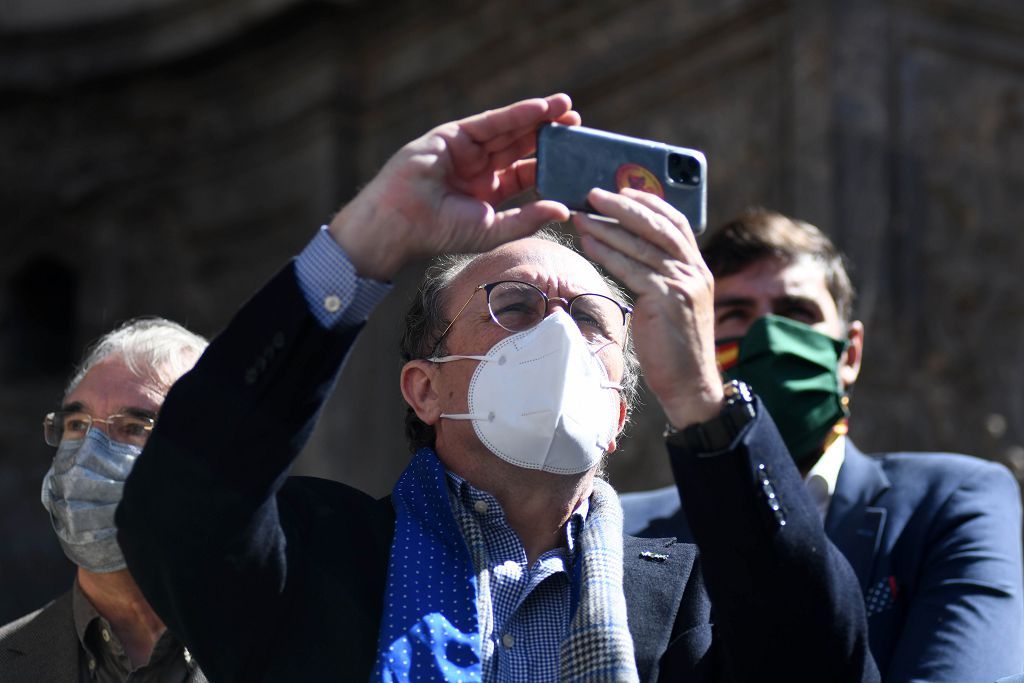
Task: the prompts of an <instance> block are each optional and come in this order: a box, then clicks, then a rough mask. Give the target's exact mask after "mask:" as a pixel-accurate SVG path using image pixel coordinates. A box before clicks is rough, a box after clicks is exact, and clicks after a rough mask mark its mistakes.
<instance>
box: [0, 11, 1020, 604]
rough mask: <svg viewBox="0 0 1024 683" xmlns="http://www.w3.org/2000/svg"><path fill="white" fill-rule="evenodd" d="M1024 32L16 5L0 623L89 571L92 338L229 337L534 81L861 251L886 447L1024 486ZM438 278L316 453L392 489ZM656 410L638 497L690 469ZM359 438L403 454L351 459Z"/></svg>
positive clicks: (3, 291) (946, 22) (640, 441)
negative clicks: (69, 509) (361, 192)
mask: <svg viewBox="0 0 1024 683" xmlns="http://www.w3.org/2000/svg"><path fill="white" fill-rule="evenodd" d="M1022 28H1024V4H1022V3H1019V2H1006V1H1000V0H983V1H981V0H979V1H974V0H971V1H968V0H945V1H944V2H941V3H890V2H882V1H881V0H866V1H863V2H857V3H848V2H838V1H836V0H830V1H826V2H765V1H764V0H732V1H730V2H724V3H708V2H697V1H696V0H676V1H674V2H668V1H667V0H635V1H634V2H629V3H621V2H611V1H609V0H592V1H590V2H586V3H579V2H576V3H573V2H551V1H550V0H545V1H543V2H541V1H540V0H524V1H523V2H517V3H454V4H450V5H446V6H445V8H444V11H443V12H441V11H438V9H437V7H436V5H434V4H431V3H422V2H414V1H412V0H395V1H393V2H388V3H380V2H370V1H369V0H237V1H234V2H215V3H204V2H195V1H194V0H147V1H146V2H132V1H130V0H104V1H103V2H92V3H83V2H77V1H75V0H45V1H43V0H8V1H7V2H3V3H0V63H2V64H3V68H0V149H3V150H4V153H3V154H2V155H0V209H2V211H3V216H4V227H3V237H4V242H3V249H2V250H0V493H2V495H0V537H2V538H3V539H4V549H3V551H2V552H0V588H2V590H0V623H5V622H7V621H10V620H11V619H14V618H16V617H18V616H20V615H23V614H25V613H27V612H29V611H31V610H33V609H35V608H37V607H38V606H39V605H41V604H44V603H45V602H46V601H47V600H49V599H51V598H52V597H53V596H54V595H58V594H59V593H60V592H62V591H64V590H66V589H67V586H68V585H70V582H71V578H72V577H71V572H70V571H69V569H68V565H67V562H66V561H65V560H64V556H63V553H62V552H61V550H60V547H59V545H58V544H57V543H56V542H55V540H54V537H53V534H52V533H51V531H50V529H49V521H48V520H47V519H46V518H45V517H44V516H42V515H39V514H38V502H37V501H38V496H39V482H40V480H41V479H42V477H43V475H44V473H45V471H46V469H47V467H48V464H49V461H50V459H51V458H52V453H49V452H48V451H47V447H46V446H45V444H43V443H42V442H41V441H39V440H38V435H37V434H36V431H37V429H38V425H37V417H38V413H39V412H40V411H41V410H42V408H43V407H44V406H49V405H50V403H51V402H52V400H53V398H54V397H55V396H60V395H61V392H62V390H63V387H64V382H65V381H66V378H67V376H68V373H69V372H70V370H71V368H72V367H73V366H74V364H75V362H76V361H77V360H78V354H79V352H80V350H81V349H82V347H84V346H85V345H86V344H87V343H88V341H89V340H91V339H94V338H96V337H98V336H99V335H101V334H103V333H104V332H106V331H107V330H109V329H111V328H112V327H113V326H114V325H115V324H116V323H117V322H118V321H120V320H123V319H126V318H128V317H130V316H132V315H136V314H137V313H138V312H139V311H146V312H149V313H152V314H155V315H160V316H163V317H166V318H169V319H171V320H177V321H181V322H182V323H183V324H185V325H186V326H187V327H188V328H189V329H192V330H196V331H197V332H200V333H202V334H204V335H208V336H209V335H211V334H212V333H214V332H215V331H216V330H218V329H220V328H221V327H223V326H224V325H225V324H226V323H227V321H228V319H229V316H230V315H231V314H232V313H233V312H234V310H235V309H236V308H237V305H238V302H240V301H241V300H242V299H243V298H244V297H245V296H246V295H247V294H248V293H249V292H252V291H254V290H255V289H256V288H257V286H258V285H259V284H260V283H262V282H264V281H266V280H267V279H269V278H270V276H271V275H272V274H273V273H274V272H276V270H277V269H278V268H279V266H280V259H281V254H284V253H298V252H299V250H300V249H301V248H302V246H303V245H304V244H305V243H306V242H307V241H308V240H309V238H310V237H312V233H313V228H315V226H317V225H319V224H320V223H323V222H327V221H328V217H327V216H325V215H324V207H334V206H338V205H339V203H340V202H342V201H344V200H346V199H347V198H349V197H352V196H353V195H354V194H355V191H356V189H357V188H358V187H359V186H361V185H362V184H365V183H366V182H367V181H368V180H369V179H370V178H371V177H372V176H373V174H374V173H375V172H376V171H377V170H378V169H379V168H380V166H381V165H382V164H383V163H384V161H385V160H386V159H387V158H388V156H390V154H391V153H392V152H393V151H394V150H395V149H397V148H398V147H399V146H400V145H401V144H403V143H404V142H405V141H406V140H409V139H412V138H414V137H416V136H418V135H421V134H422V133H424V132H425V131H426V130H428V129H429V128H430V127H431V126H433V125H435V124H436V123H437V122H438V121H448V120H454V119H457V118H460V117H462V116H466V115H468V114H471V113H473V112H476V111H482V110H483V109H485V108H488V107H494V106H498V105H501V104H503V103H506V102H509V101H512V100H515V99H518V98H520V97H525V96H529V95H533V94H536V93H537V92H558V91H565V92H568V93H569V94H571V95H572V96H573V100H574V102H575V104H576V106H577V107H578V108H579V109H580V111H581V112H582V113H583V115H584V117H585V119H586V121H587V124H588V125H590V126H594V127H597V128H604V129H610V130H614V131H617V132H621V133H625V134H627V135H637V136H641V137H647V138H654V139H659V140H664V141H666V142H671V143H674V144H678V145H683V146H688V147H695V148H697V149H701V150H703V151H704V152H706V153H707V156H708V161H709V167H708V168H709V194H708V199H709V207H708V208H709V223H710V224H711V225H715V224H718V223H721V222H722V221H724V220H725V219H727V218H728V217H730V216H733V215H735V214H736V213H737V212H738V211H740V210H741V209H742V208H743V207H745V206H750V205H753V204H764V205H768V206H772V207H777V208H779V209H780V210H782V211H784V212H785V213H788V214H791V215H795V216H800V217H801V218H804V219H806V220H809V221H810V222H812V223H814V224H815V225H819V226H821V227H822V228H823V229H824V230H825V231H826V232H827V233H828V235H829V236H830V237H831V238H832V239H833V240H834V241H835V242H836V244H837V245H838V246H839V247H840V248H842V249H843V250H844V251H845V252H846V253H847V254H849V255H850V256H851V258H852V259H853V260H854V262H855V263H857V264H858V271H857V272H856V273H854V275H855V276H856V279H857V281H858V282H859V283H860V291H861V296H860V305H859V307H858V310H859V314H860V316H861V319H862V320H864V321H865V323H866V324H867V325H868V327H869V329H870V330H871V345H870V348H869V350H868V358H867V363H866V365H865V368H864V371H863V372H861V374H860V376H859V377H858V379H857V410H856V418H857V419H856V420H855V421H854V422H853V423H852V424H851V435H852V437H853V439H854V440H855V442H856V443H857V445H858V446H859V447H861V448H863V449H864V450H865V451H872V450H879V449H906V448H919V449H925V450H931V451H938V450H942V451H958V452H970V453H972V454H975V455H979V456H982V457H984V458H986V459H989V460H994V461H998V462H1002V463H1005V464H1007V465H1009V466H1010V467H1011V469H1013V471H1014V473H1015V474H1017V475H1018V476H1019V475H1020V474H1022V473H1024V345H1022V344H1020V343H1019V340H1020V338H1021V337H1022V336H1024V316H1021V315H1020V312H1021V310H1024V290H1022V288H1021V287H1020V263H1022V262H1024V240H1021V239H1019V234H1020V216H1022V215H1024V191H1021V188H1022V187H1024V48H1022V46H1021V41H1020V35H1021V31H1022ZM567 40H568V41H571V47H570V46H569V45H567V43H566V41H567ZM498 46H500V48H499V47H498ZM567 47H570V49H567ZM482 73H486V74H488V76H487V78H481V77H480V74H482ZM640 110H642V111H643V112H644V115H643V116H639V115H638V113H637V112H638V111H640ZM311 226H312V227H311ZM243 228H244V234H245V235H246V238H245V239H244V240H239V239H238V235H239V234H240V230H241V229H243ZM420 272H421V267H419V266H410V267H409V268H407V269H406V270H405V271H404V272H402V273H400V274H399V275H398V276H397V278H396V282H395V287H396V290H397V291H396V293H395V296H393V297H390V298H389V299H388V300H387V302H385V304H384V307H385V308H384V309H383V310H381V311H380V315H379V316H376V317H375V319H374V320H372V321H371V323H370V326H369V328H368V329H367V330H365V331H364V333H363V335H364V338H363V339H362V341H361V342H360V344H359V345H358V347H357V348H356V349H355V350H354V357H353V358H352V362H350V363H349V364H348V366H347V368H346V370H345V374H344V375H343V377H342V379H341V382H343V383H344V382H351V383H355V384H356V385H357V386H359V387H361V388H362V391H361V392H360V393H359V395H358V398H356V395H355V394H354V393H352V392H346V391H338V392H336V393H335V395H334V397H333V398H332V400H331V402H330V403H329V404H328V405H327V407H326V409H325V413H324V419H323V420H321V422H320V425H319V428H318V430H317V432H316V433H315V434H314V436H313V439H312V441H311V443H310V445H309V447H308V448H307V451H306V453H305V455H304V456H303V458H302V460H301V462H300V469H299V472H300V473H304V474H316V475H321V476H327V477H331V478H334V479H338V480H341V481H344V482H346V483H348V484H350V485H352V486H355V487H356V488H359V489H361V490H364V491H368V492H371V493H374V494H376V495H384V494H385V493H387V492H388V491H389V490H390V488H391V485H392V483H393V482H394V481H395V479H396V478H397V477H398V475H399V473H400V472H401V471H402V469H403V468H404V466H405V457H404V455H403V454H404V442H403V440H402V438H401V435H400V434H398V433H395V431H394V430H392V429H391V426H392V425H394V423H395V419H396V417H398V416H401V415H402V414H403V412H404V410H405V407H404V403H403V401H402V398H401V395H400V392H399V391H398V386H397V385H396V384H393V383H386V382H383V383H382V382H377V381H376V379H377V378H379V377H382V376H383V377H394V376H395V375H396V373H398V372H399V369H400V366H401V363H400V361H399V358H398V354H397V353H395V352H394V340H395V339H396V338H397V336H398V330H397V326H396V323H395V322H394V321H397V320H399V319H400V317H401V312H402V311H403V310H404V309H405V304H404V300H408V299H409V298H410V297H411V296H412V291H413V288H414V285H415V283H416V281H418V279H419V274H420ZM906 340H913V343H912V344H911V343H906ZM643 404H644V406H645V407H644V408H642V409H640V410H638V411H637V412H636V414H635V422H634V425H633V427H632V428H631V429H630V430H629V433H628V434H627V438H625V439H623V440H622V441H620V443H619V446H620V448H619V451H618V452H616V454H615V457H613V458H612V459H611V461H610V463H609V473H610V477H611V480H612V483H613V484H614V485H615V487H616V488H617V489H618V490H624V491H628V490H637V489H650V488H653V487H657V486H663V485H666V484H669V483H671V481H672V477H671V473H670V471H669V468H668V465H667V462H666V460H665V458H664V456H663V446H662V443H661V441H662V439H661V430H662V427H663V424H664V417H663V415H662V414H661V411H660V409H659V408H658V407H657V404H656V402H655V400H654V397H653V396H651V395H650V394H647V395H646V396H645V397H643ZM922 416H924V417H922ZM370 435H372V436H370ZM355 439H359V440H360V442H361V443H363V444H365V448H366V449H367V451H368V452H374V453H381V454H391V456H390V457H386V456H383V455H382V457H380V458H373V459H363V460H359V459H340V458H336V457H332V456H333V453H334V449H333V448H332V447H331V446H332V444H338V443H347V442H349V441H353V440H355ZM36 442H38V443H36Z"/></svg>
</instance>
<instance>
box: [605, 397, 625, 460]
mask: <svg viewBox="0 0 1024 683" xmlns="http://www.w3.org/2000/svg"><path fill="white" fill-rule="evenodd" d="M625 426H626V402H625V401H623V400H621V399H619V426H618V428H617V429H616V430H615V436H613V437H612V440H611V443H609V444H608V448H607V450H606V453H614V452H615V449H616V448H618V446H617V444H616V443H615V440H616V438H617V437H618V436H619V434H621V433H622V428H623V427H625Z"/></svg>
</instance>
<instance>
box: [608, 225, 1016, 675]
mask: <svg viewBox="0 0 1024 683" xmlns="http://www.w3.org/2000/svg"><path fill="white" fill-rule="evenodd" d="M702 253H703V256H704V259H705V261H706V263H707V264H708V267H709V268H710V269H711V272H712V273H713V274H714V276H715V296H714V300H715V303H714V307H715V337H716V340H717V356H718V364H719V367H720V368H721V369H722V371H723V373H724V374H725V376H726V377H727V378H736V379H741V380H743V381H746V382H748V383H749V384H750V385H751V387H752V388H753V389H754V391H755V392H757V394H758V396H760V398H761V399H762V400H763V402H764V404H765V406H766V407H767V408H768V411H769V413H770V414H771V415H772V418H773V419H774V421H775V423H776V425H777V426H778V428H779V431H780V433H781V434H782V437H783V440H784V441H785V442H786V445H787V447H788V449H789V451H790V454H791V455H792V457H793V460H794V461H795V462H796V465H797V467H798V469H799V470H800V472H801V474H802V475H803V477H804V479H805V482H806V486H807V489H808V491H809V492H810V493H811V495H812V497H813V498H814V499H815V501H816V503H817V506H818V509H819V512H820V515H821V519H822V521H823V523H824V528H825V531H826V533H827V534H828V537H829V538H830V539H831V540H832V542H833V543H835V545H836V546H837V547H838V548H839V549H840V550H841V551H842V552H843V554H844V555H845V556H846V558H847V559H848V560H849V561H850V564H851V565H852V566H853V568H854V570H855V571H856V572H857V576H858V578H859V580H860V584H861V588H862V590H863V592H864V599H865V606H866V608H867V613H868V630H869V636H870V639H871V651H872V654H873V655H874V658H875V660H876V662H877V663H878V666H879V669H880V670H881V672H882V676H883V680H885V681H892V682H893V683H896V682H903V681H958V682H959V681H992V680H995V679H996V678H998V677H999V676H1003V675H1006V674H1009V673H1014V672H1017V671H1019V670H1020V669H1021V667H1022V665H1024V608H1022V605H1024V597H1022V586H1021V583H1022V578H1024V572H1022V567H1021V507H1020V491H1019V490H1018V486H1017V483H1016V481H1015V480H1014V478H1013V476H1012V475H1011V474H1010V472H1009V471H1008V470H1007V469H1006V468H1005V467H1003V466H1002V465H998V464H995V463H992V462H988V461H985V460H980V459H978V458H973V457H969V456H965V455H954V454H948V453H913V454H911V453H881V454H875V455H872V456H868V455H865V454H863V453H861V452H860V451H859V450H858V449H857V447H856V446H854V444H853V442H852V441H850V439H848V438H847V437H846V432H847V417H848V415H849V397H848V395H847V392H848V391H849V389H850V387H852V385H853V383H854V382H855V381H856V379H857V375H858V373H859V371H860V364H861V357H862V353H863V348H864V325H863V323H861V322H860V321H858V320H855V319H853V317H852V309H853V299H854V291H853V287H852V285H851V284H850V278H849V276H848V275H847V273H846V269H845V267H844V264H843V259H842V256H841V254H840V253H839V251H838V250H837V249H836V248H835V246H834V245H833V244H832V242H831V241H830V240H829V239H828V238H827V237H826V236H825V235H824V233H822V232H821V231H820V230H818V229H817V228H816V227H814V226H813V225H810V224H809V223H805V222H803V221H798V220H795V219H792V218H789V217H787V216H784V215H782V214H779V213H775V212H772V211H766V210H763V209H757V210H751V211H747V212H745V213H743V214H741V215H740V216H738V217H737V218H736V219H734V220H732V221H730V222H728V223H726V224H724V225H722V226H721V227H720V228H718V229H716V230H714V231H712V232H711V233H710V234H709V235H708V236H707V239H706V241H705V243H704V247H703V249H702ZM621 500H622V505H623V509H624V512H625V517H626V531H627V532H628V533H634V534H637V535H639V536H676V537H679V538H680V539H681V540H688V539H689V538H690V537H691V536H690V534H691V532H690V525H689V524H688V521H687V515H688V514H692V510H691V509H690V506H689V505H688V502H687V501H685V500H684V501H683V503H684V504H683V506H682V509H681V508H680V499H679V491H678V489H677V488H676V487H668V488H665V489H659V490H656V491H648V492H642V493H632V494H625V495H623V496H622V497H621Z"/></svg>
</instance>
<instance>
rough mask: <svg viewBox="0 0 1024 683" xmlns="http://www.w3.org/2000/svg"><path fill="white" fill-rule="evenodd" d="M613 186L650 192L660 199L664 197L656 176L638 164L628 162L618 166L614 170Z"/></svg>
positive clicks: (663, 191)
mask: <svg viewBox="0 0 1024 683" xmlns="http://www.w3.org/2000/svg"><path fill="white" fill-rule="evenodd" d="M615 187H617V188H618V189H620V190H621V189H622V188H624V187H631V188H633V189H634V190H641V191H643V192H650V193H651V194H653V195H656V196H658V197H661V198H662V199H664V198H665V190H664V188H662V186H661V183H660V182H659V181H658V177H657V176H656V175H654V174H653V173H651V172H650V171H649V170H647V169H646V168H644V167H643V166H641V165H640V164H634V163H628V164H622V166H619V168H618V170H616V171H615Z"/></svg>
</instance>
